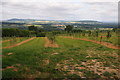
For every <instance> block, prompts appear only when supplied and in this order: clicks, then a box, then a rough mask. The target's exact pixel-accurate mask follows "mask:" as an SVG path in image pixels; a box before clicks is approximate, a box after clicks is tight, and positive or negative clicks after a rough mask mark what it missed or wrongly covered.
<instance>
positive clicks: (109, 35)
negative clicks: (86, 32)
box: [106, 31, 112, 39]
mask: <svg viewBox="0 0 120 80" xmlns="http://www.w3.org/2000/svg"><path fill="white" fill-rule="evenodd" d="M111 36H112V35H111V33H110V31H108V32H107V35H106V37H107V38H108V39H109V38H110V37H111Z"/></svg>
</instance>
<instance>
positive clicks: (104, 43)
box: [64, 36, 120, 49]
mask: <svg viewBox="0 0 120 80" xmlns="http://www.w3.org/2000/svg"><path fill="white" fill-rule="evenodd" d="M64 38H70V39H76V40H84V41H90V42H93V43H97V44H101V45H103V46H106V47H108V48H112V49H120V47H118V46H115V45H113V44H111V43H107V42H100V41H96V40H89V39H85V38H74V37H68V36H65V37H64Z"/></svg>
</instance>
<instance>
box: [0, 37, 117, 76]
mask: <svg viewBox="0 0 120 80" xmlns="http://www.w3.org/2000/svg"><path fill="white" fill-rule="evenodd" d="M25 39H27V38H22V40H25ZM22 40H21V41H22ZM17 42H19V41H16V43H17ZM55 42H56V43H57V44H58V45H59V48H52V47H47V48H46V47H44V44H45V40H44V37H37V38H35V39H33V40H31V41H29V42H26V43H24V44H22V45H20V46H16V47H13V48H7V49H2V63H3V64H2V69H3V70H2V75H3V78H118V74H117V73H118V69H119V67H118V66H119V61H118V50H117V49H110V48H107V47H105V46H102V45H100V44H95V43H92V42H88V41H83V40H73V39H67V38H63V37H59V36H57V37H56V40H55ZM2 45H3V47H4V46H9V42H5V43H3V44H2Z"/></svg>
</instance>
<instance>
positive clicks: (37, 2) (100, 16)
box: [0, 0, 118, 22]
mask: <svg viewBox="0 0 120 80" xmlns="http://www.w3.org/2000/svg"><path fill="white" fill-rule="evenodd" d="M0 5H1V8H2V9H1V11H0V14H1V18H0V20H7V19H12V18H19V19H42V20H72V21H78V20H97V21H102V22H117V21H118V1H117V0H2V1H1V2H0Z"/></svg>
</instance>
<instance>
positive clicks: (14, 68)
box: [2, 64, 21, 71]
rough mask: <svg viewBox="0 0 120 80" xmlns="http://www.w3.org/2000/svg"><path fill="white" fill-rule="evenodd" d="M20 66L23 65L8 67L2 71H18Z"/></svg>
mask: <svg viewBox="0 0 120 80" xmlns="http://www.w3.org/2000/svg"><path fill="white" fill-rule="evenodd" d="M18 66H21V64H15V65H12V66H7V67H6V68H3V69H2V71H4V70H7V69H12V71H18V68H17V67H18Z"/></svg>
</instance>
